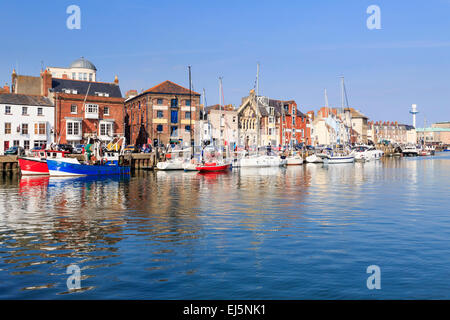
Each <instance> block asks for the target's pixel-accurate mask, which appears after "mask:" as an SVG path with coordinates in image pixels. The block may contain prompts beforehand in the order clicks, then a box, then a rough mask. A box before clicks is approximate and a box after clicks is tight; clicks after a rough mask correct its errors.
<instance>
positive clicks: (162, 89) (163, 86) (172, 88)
mask: <svg viewBox="0 0 450 320" xmlns="http://www.w3.org/2000/svg"><path fill="white" fill-rule="evenodd" d="M143 93H160V94H180V95H189V89H186V88H185V87H182V86H180V85H178V84H176V83H173V82H172V81H169V80H166V81H164V82H161V83H160V84H158V85H156V86H154V87H153V88H150V89H148V90H146V91H144V92H143ZM191 93H192V95H194V96H200V93H197V92H195V91H192V90H191Z"/></svg>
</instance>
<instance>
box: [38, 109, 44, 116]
mask: <svg viewBox="0 0 450 320" xmlns="http://www.w3.org/2000/svg"><path fill="white" fill-rule="evenodd" d="M42 111H43V109H42V108H38V109H37V115H38V116H42Z"/></svg>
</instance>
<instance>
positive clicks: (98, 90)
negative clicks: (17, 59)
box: [11, 59, 124, 145]
mask: <svg viewBox="0 0 450 320" xmlns="http://www.w3.org/2000/svg"><path fill="white" fill-rule="evenodd" d="M74 68H75V69H76V70H83V71H86V72H87V71H89V70H90V72H91V73H92V74H94V76H93V77H87V76H86V77H84V76H81V78H82V79H89V78H91V79H95V73H96V71H97V69H96V68H95V66H94V65H93V64H92V63H91V62H89V61H88V60H85V59H78V60H76V61H74V62H73V63H72V64H71V68H69V69H70V70H72V69H73V70H75V69H74ZM59 69H62V68H59ZM50 70H52V68H48V69H46V70H45V71H43V72H41V74H40V76H39V77H34V76H22V75H17V74H16V72H15V70H13V73H12V87H11V91H12V92H13V93H15V94H28V95H39V96H44V97H48V98H49V99H50V100H51V101H52V102H53V104H54V106H55V121H54V123H55V127H54V130H53V134H54V137H53V139H54V141H55V142H57V143H70V144H73V145H75V144H79V143H85V142H87V139H88V138H89V137H92V138H98V139H100V140H104V141H109V140H111V139H112V138H113V137H117V136H123V135H124V127H123V122H124V112H123V102H124V99H123V98H122V94H121V91H120V88H119V80H118V79H117V76H116V78H115V80H114V82H113V83H105V82H96V81H88V80H75V78H74V79H70V77H69V76H67V74H66V73H67V72H66V73H64V74H62V77H63V78H56V77H53V75H52V73H51V71H50ZM83 74H84V73H83Z"/></svg>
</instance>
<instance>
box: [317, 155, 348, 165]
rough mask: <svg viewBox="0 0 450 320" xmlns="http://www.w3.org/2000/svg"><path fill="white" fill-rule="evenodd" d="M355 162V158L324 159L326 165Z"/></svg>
mask: <svg viewBox="0 0 450 320" xmlns="http://www.w3.org/2000/svg"><path fill="white" fill-rule="evenodd" d="M353 162H355V156H352V155H348V156H327V157H326V158H324V159H323V163H324V164H340V163H353Z"/></svg>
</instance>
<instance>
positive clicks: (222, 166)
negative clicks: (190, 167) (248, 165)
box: [195, 162, 231, 172]
mask: <svg viewBox="0 0 450 320" xmlns="http://www.w3.org/2000/svg"><path fill="white" fill-rule="evenodd" d="M230 166H231V164H229V163H219V164H218V163H216V162H209V163H208V162H206V163H205V164H203V165H201V166H198V167H196V168H195V169H197V170H198V171H200V172H218V171H226V170H229V169H230Z"/></svg>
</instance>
